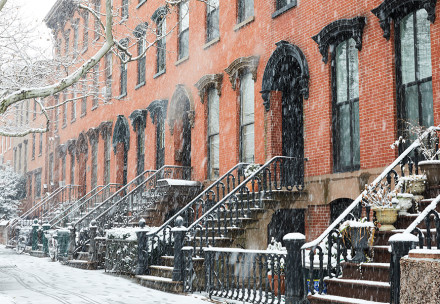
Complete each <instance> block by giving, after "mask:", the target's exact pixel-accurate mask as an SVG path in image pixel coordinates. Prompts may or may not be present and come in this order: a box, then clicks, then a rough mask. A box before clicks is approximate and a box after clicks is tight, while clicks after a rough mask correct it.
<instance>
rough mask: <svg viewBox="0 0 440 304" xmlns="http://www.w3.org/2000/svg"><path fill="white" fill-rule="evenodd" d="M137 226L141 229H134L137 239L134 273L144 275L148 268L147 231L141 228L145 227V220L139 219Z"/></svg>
mask: <svg viewBox="0 0 440 304" xmlns="http://www.w3.org/2000/svg"><path fill="white" fill-rule="evenodd" d="M139 227H140V229H141V230H138V231H136V236H137V240H138V265H137V268H136V275H144V274H146V273H147V269H148V259H147V258H148V255H147V253H148V244H147V231H146V230H142V229H144V227H145V220H144V219H141V220H140V221H139Z"/></svg>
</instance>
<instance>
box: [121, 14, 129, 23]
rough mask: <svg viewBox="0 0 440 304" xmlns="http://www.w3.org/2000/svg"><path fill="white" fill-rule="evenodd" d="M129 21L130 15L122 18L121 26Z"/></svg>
mask: <svg viewBox="0 0 440 304" xmlns="http://www.w3.org/2000/svg"><path fill="white" fill-rule="evenodd" d="M127 20H128V15H127V16H124V17H122V19H121V21H119V24H122V23H125V22H127Z"/></svg>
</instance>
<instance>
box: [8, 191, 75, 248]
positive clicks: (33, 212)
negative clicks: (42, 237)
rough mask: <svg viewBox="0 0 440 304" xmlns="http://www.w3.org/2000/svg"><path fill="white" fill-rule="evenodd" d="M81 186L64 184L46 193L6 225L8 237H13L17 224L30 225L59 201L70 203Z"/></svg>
mask: <svg viewBox="0 0 440 304" xmlns="http://www.w3.org/2000/svg"><path fill="white" fill-rule="evenodd" d="M82 189H83V187H82V186H79V185H65V186H63V187H59V188H58V189H56V190H55V191H54V192H52V193H50V194H48V195H47V196H46V197H45V198H43V199H42V200H41V201H40V202H38V203H37V204H36V205H34V206H33V207H31V208H30V209H29V210H27V211H26V212H25V213H23V214H22V215H21V216H20V217H19V218H18V219H16V220H14V222H13V224H12V225H10V226H9V227H8V239H9V240H11V239H13V238H14V237H15V230H16V227H17V226H18V225H20V226H31V225H32V224H33V220H34V219H39V220H41V219H42V216H43V214H45V213H46V212H48V211H52V210H54V209H55V208H57V207H58V206H59V205H60V204H61V203H65V204H70V203H72V202H74V201H76V200H77V199H78V196H79V195H80V193H82V192H81V191H82Z"/></svg>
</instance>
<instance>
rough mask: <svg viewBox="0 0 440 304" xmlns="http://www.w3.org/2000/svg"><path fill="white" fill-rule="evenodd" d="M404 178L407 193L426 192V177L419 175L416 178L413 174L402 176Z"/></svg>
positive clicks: (419, 193)
mask: <svg viewBox="0 0 440 304" xmlns="http://www.w3.org/2000/svg"><path fill="white" fill-rule="evenodd" d="M402 179H403V180H404V187H405V192H406V193H411V194H413V195H421V194H423V193H425V190H426V178H422V177H420V175H417V177H416V178H412V176H408V177H402Z"/></svg>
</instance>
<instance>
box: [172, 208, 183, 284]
mask: <svg viewBox="0 0 440 304" xmlns="http://www.w3.org/2000/svg"><path fill="white" fill-rule="evenodd" d="M174 223H175V224H176V227H174V228H172V229H171V232H172V233H173V236H174V269H173V277H172V280H173V281H175V282H181V281H182V279H183V273H182V272H183V251H182V248H183V240H184V238H185V233H186V231H187V229H186V227H184V226H183V218H182V217H181V216H178V217H177V218H176V220H175V222H174Z"/></svg>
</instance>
